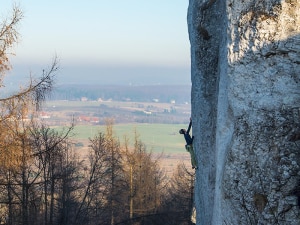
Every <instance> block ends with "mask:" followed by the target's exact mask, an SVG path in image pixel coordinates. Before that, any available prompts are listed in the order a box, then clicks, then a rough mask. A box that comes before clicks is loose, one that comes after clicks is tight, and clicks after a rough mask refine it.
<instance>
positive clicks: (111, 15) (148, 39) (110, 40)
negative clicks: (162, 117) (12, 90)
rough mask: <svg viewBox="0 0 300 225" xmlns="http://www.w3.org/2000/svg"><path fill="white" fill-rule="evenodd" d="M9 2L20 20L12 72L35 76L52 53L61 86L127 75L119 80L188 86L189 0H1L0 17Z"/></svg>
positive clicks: (47, 63) (9, 8)
mask: <svg viewBox="0 0 300 225" xmlns="http://www.w3.org/2000/svg"><path fill="white" fill-rule="evenodd" d="M14 2H15V3H16V4H17V5H19V6H20V8H21V9H22V10H23V12H24V18H23V20H22V21H21V24H20V27H19V32H20V34H21V38H20V42H19V43H18V45H16V46H15V48H14V52H15V53H16V56H14V57H11V59H12V62H13V66H14V68H15V70H14V72H12V73H28V71H29V70H34V72H36V73H37V74H38V71H36V70H39V68H41V67H44V66H45V65H49V64H50V63H51V60H52V58H53V57H54V55H57V56H58V57H59V59H60V65H61V70H60V78H59V80H60V81H62V82H66V81H67V80H70V78H71V77H73V78H76V79H77V78H78V79H80V78H81V79H83V77H84V78H85V79H87V80H90V81H91V82H98V81H99V82H101V78H103V82H104V83H105V82H106V81H104V80H105V79H106V80H107V79H111V80H113V79H118V77H119V76H126V74H127V76H128V78H130V80H129V79H128V80H126V79H125V81H124V82H133V83H134V80H135V77H138V78H137V80H140V79H141V77H143V76H145V77H150V78H149V79H151V74H153V77H154V78H155V77H157V79H158V80H157V82H160V81H159V77H160V78H162V79H163V78H164V77H166V78H167V79H172V81H171V83H172V82H175V83H176V81H178V83H182V82H185V83H189V82H190V74H189V70H190V53H189V50H190V47H189V40H188V31H187V22H186V13H187V7H188V0H126V1H125V0H114V1H111V0H90V1H79V0H72V1H71V0H51V1H41V0H23V1H21V0H19V1H12V0H1V10H0V15H1V16H2V17H5V16H8V15H9V12H10V11H11V8H12V5H13V3H14ZM146 70H147V71H146ZM152 72H153V73H152ZM143 74H145V75H143ZM155 82H156V81H155ZM112 83H113V82H112Z"/></svg>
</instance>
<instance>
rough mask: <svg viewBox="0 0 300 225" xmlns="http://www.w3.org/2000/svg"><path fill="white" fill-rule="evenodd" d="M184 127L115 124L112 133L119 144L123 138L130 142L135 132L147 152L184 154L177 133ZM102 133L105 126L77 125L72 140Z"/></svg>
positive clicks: (181, 141) (174, 125) (181, 142)
mask: <svg viewBox="0 0 300 225" xmlns="http://www.w3.org/2000/svg"><path fill="white" fill-rule="evenodd" d="M185 127H186V125H182V124H181V125H180V124H117V125H114V126H113V131H114V133H115V135H116V136H117V137H118V138H119V139H120V142H121V143H124V136H126V137H127V138H129V140H131V141H132V140H133V139H134V133H135V130H136V131H137V134H138V135H140V140H141V141H142V142H143V143H145V144H146V146H147V149H148V150H153V152H164V153H166V154H170V153H180V152H185V149H184V145H185V141H184V138H183V136H182V135H180V134H179V133H178V130H179V129H180V128H185ZM104 131H105V126H100V125H99V126H89V125H78V126H75V129H74V135H75V136H74V137H73V139H78V140H88V139H89V138H90V137H94V136H95V134H97V133H98V132H104Z"/></svg>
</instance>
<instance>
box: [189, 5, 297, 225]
mask: <svg viewBox="0 0 300 225" xmlns="http://www.w3.org/2000/svg"><path fill="white" fill-rule="evenodd" d="M188 27H189V36H190V43H191V65H192V70H191V71H192V92H191V101H192V118H193V135H194V136H195V139H194V145H195V151H196V154H197V159H198V162H199V169H198V170H197V174H196V187H195V204H196V209H197V224H201V225H210V224H215V225H219V224H226V225H227V224H228V225H229V224H234V225H235V224H280V225H282V224H289V225H291V224H295V225H296V224H300V206H299V204H300V203H299V201H300V197H299V195H300V187H299V185H300V2H299V0H264V1H262V0H190V1H189V9H188Z"/></svg>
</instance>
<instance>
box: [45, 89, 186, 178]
mask: <svg viewBox="0 0 300 225" xmlns="http://www.w3.org/2000/svg"><path fill="white" fill-rule="evenodd" d="M122 88H123V89H124V90H126V88H124V87H122ZM128 88H130V89H132V87H128ZM155 88H156V87H155ZM181 88H182V89H183V90H185V89H184V88H185V86H184V87H181ZM83 89H84V88H83ZM138 89H139V90H144V91H145V89H147V88H142V87H138ZM159 89H160V90H161V91H157V92H156V95H157V96H163V97H162V98H163V102H161V101H162V100H161V99H156V98H153V96H150V95H149V94H148V92H146V93H143V92H139V93H136V95H137V96H139V99H141V100H143V101H138V100H137V99H134V97H132V98H133V100H132V98H123V97H120V96H117V95H116V93H117V91H116V89H114V88H110V91H107V92H106V95H105V97H102V98H100V97H99V96H104V95H103V94H101V93H99V95H98V97H94V98H91V97H90V98H88V97H85V96H82V93H81V92H80V91H77V94H74V93H73V94H71V95H68V96H69V97H70V99H71V100H48V101H46V103H45V104H44V107H43V111H41V112H40V115H39V117H40V119H42V120H43V121H45V122H46V123H47V124H48V125H50V126H51V127H52V128H55V129H63V128H65V127H68V126H70V125H71V123H72V122H74V124H75V128H74V130H73V131H72V141H73V142H74V144H75V148H76V151H77V152H78V153H79V154H80V155H81V156H82V157H83V158H84V157H86V154H87V153H88V151H89V147H88V146H89V139H90V138H93V137H94V136H95V135H96V134H97V133H99V132H105V121H106V120H107V119H113V121H114V125H113V130H114V133H115V136H116V137H118V139H119V141H120V143H121V145H122V144H123V143H124V140H125V139H124V138H125V137H126V138H127V139H129V144H130V143H131V144H132V140H133V139H134V135H135V133H136V134H137V135H138V137H139V139H140V140H141V141H142V142H143V143H144V144H145V145H146V148H147V151H149V152H150V151H151V152H152V153H153V156H154V157H159V156H160V162H161V166H162V168H163V169H164V170H165V171H166V172H167V173H168V174H171V173H172V171H173V170H174V168H175V167H176V166H177V164H178V163H181V162H184V163H185V164H186V165H187V166H188V168H189V164H188V163H189V158H190V156H189V154H188V152H186V151H185V148H184V145H185V141H184V139H183V137H182V136H181V135H180V134H179V133H178V130H179V129H180V128H186V127H187V125H188V122H189V117H190V105H189V103H188V102H186V101H183V100H182V99H184V98H185V96H184V95H183V96H182V95H180V96H181V97H180V100H178V99H176V96H175V95H173V94H172V93H171V92H170V91H169V90H167V88H166V87H163V86H162V87H160V88H159ZM69 90H71V89H68V88H66V89H64V92H65V93H66V92H69ZM79 90H80V89H79ZM85 90H90V93H88V92H87V91H86V92H85V93H86V94H87V95H88V96H96V95H95V94H93V93H94V90H98V89H88V88H87V87H86V88H85ZM164 90H167V91H164ZM174 90H175V89H174ZM176 91H177V92H178V88H177V89H176ZM129 92H130V91H129ZM159 92H162V93H165V94H162V93H159ZM182 92H183V93H184V91H182ZM185 92H186V93H188V91H186V90H185ZM59 93H60V95H58V94H57V93H55V94H54V96H56V97H59V98H61V96H62V95H63V94H62V93H63V91H59ZM119 94H120V95H121V94H122V92H119ZM167 94H169V95H170V97H166V95H167ZM112 96H115V97H114V98H113V97H112ZM172 97H174V98H172ZM186 98H188V97H187V96H186ZM122 99H123V100H122ZM134 100H135V101H134ZM178 102H179V103H178Z"/></svg>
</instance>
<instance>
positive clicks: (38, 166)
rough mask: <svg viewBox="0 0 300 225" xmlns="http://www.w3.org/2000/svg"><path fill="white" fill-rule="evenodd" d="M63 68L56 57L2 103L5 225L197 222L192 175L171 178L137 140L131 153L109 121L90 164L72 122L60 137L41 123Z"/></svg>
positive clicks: (0, 180) (10, 24)
mask: <svg viewBox="0 0 300 225" xmlns="http://www.w3.org/2000/svg"><path fill="white" fill-rule="evenodd" d="M22 17H23V14H22V11H20V9H19V8H18V7H15V8H14V9H13V11H12V16H11V17H10V19H7V20H3V22H2V23H1V25H0V74H1V79H0V82H2V81H3V79H4V77H5V74H6V72H7V71H9V70H10V69H11V65H10V62H9V58H8V56H9V52H10V51H11V50H12V47H13V45H14V44H15V43H16V42H17V40H18V35H19V34H18V32H17V25H18V23H19V21H20V20H21V19H22ZM58 70H59V62H58V60H57V57H54V59H53V62H52V64H51V65H50V67H49V68H48V69H44V70H43V71H42V72H41V76H40V77H39V78H31V80H30V81H29V84H28V86H25V87H23V88H22V89H20V90H19V91H18V92H17V93H14V94H12V95H10V96H5V97H3V96H2V97H1V99H0V104H1V114H0V130H1V132H0V224H6V225H18V224H19V225H21V224H22V225H56V224H60V225H71V224H72V225H76V224H78V225H95V224H101V225H106V224H107V225H108V224H110V225H117V224H124V225H125V224H136V225H142V224H166V225H167V224H173V225H174V224H180V225H184V224H191V221H190V218H191V211H192V208H193V205H192V203H193V199H192V198H193V184H194V172H190V171H189V170H187V169H186V168H185V167H184V166H183V165H179V166H178V168H177V170H176V171H175V172H174V175H173V177H171V178H167V177H166V176H165V174H164V173H163V171H162V170H161V169H160V168H159V166H158V161H159V158H154V157H152V154H151V151H147V146H146V145H145V144H144V143H143V142H142V141H141V140H140V139H139V138H138V135H137V134H134V140H135V141H134V146H133V147H130V146H129V145H128V144H127V143H126V142H125V144H124V145H121V144H120V142H119V140H118V138H116V137H115V136H114V133H113V122H112V120H109V119H108V120H107V122H106V131H105V132H102V133H101V132H99V133H98V134H97V135H95V136H94V137H92V138H90V145H89V157H88V159H87V160H83V159H81V158H80V157H79V156H78V154H77V153H76V152H75V151H74V143H72V141H71V139H70V136H71V131H72V130H73V129H74V123H73V122H72V121H71V122H70V125H69V126H68V127H67V126H66V127H65V129H63V130H62V131H57V130H54V129H52V128H50V127H49V126H48V125H46V124H44V123H43V122H42V121H39V120H36V118H37V114H38V112H39V110H41V104H42V102H43V101H44V100H45V98H46V97H47V96H48V95H49V93H51V91H52V89H53V88H54V87H53V80H54V78H55V75H56V73H57V71H58ZM0 87H2V84H1V83H0Z"/></svg>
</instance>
